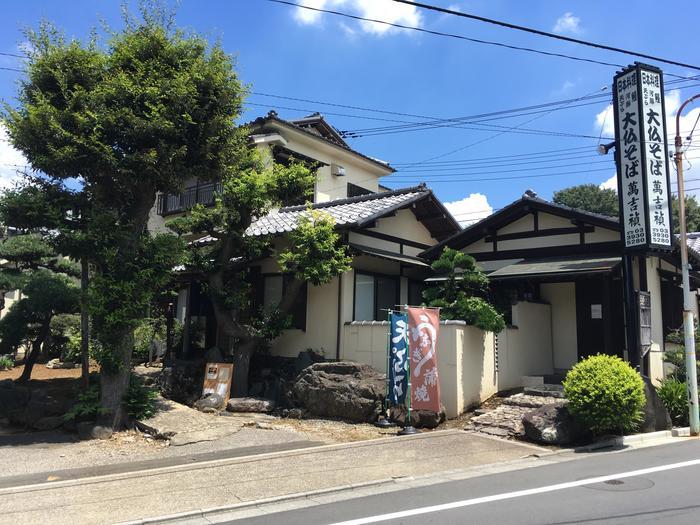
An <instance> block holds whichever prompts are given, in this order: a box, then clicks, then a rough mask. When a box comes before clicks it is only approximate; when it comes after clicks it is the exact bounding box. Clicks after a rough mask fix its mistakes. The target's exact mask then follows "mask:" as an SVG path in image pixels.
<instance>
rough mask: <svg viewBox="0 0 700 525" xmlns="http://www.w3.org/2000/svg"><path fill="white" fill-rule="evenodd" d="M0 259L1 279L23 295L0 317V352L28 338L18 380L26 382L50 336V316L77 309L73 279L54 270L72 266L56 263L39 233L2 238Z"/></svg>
mask: <svg viewBox="0 0 700 525" xmlns="http://www.w3.org/2000/svg"><path fill="white" fill-rule="evenodd" d="M0 258H2V259H5V260H6V261H7V263H6V264H5V266H4V267H3V268H2V269H0V279H2V280H3V281H5V282H6V283H8V284H9V283H12V285H11V286H12V287H16V288H20V289H21V290H22V298H21V299H20V300H19V301H17V302H15V303H13V304H12V306H11V307H10V309H9V311H8V312H7V314H6V315H5V317H3V318H2V320H0V348H1V349H2V352H0V353H8V352H11V351H14V350H15V349H16V348H17V347H18V346H19V345H20V344H22V343H23V342H25V341H28V340H31V348H30V351H29V353H28V354H27V355H26V356H25V359H24V369H23V371H22V375H21V376H20V377H19V379H18V381H19V382H27V381H29V379H30V378H31V374H32V369H33V367H34V364H35V363H36V361H37V358H38V357H39V355H40V353H41V350H42V345H43V344H44V343H45V342H46V340H47V337H48V335H49V332H50V327H51V320H52V318H53V317H54V316H55V315H56V314H68V313H74V312H75V311H76V310H77V309H78V289H77V285H76V282H75V279H74V278H71V277H69V276H68V275H66V274H64V273H59V271H57V269H59V270H63V271H65V270H67V271H68V272H71V271H74V269H71V267H70V265H67V264H58V263H57V260H59V258H58V257H57V256H56V255H55V254H54V252H53V250H52V248H51V246H50V245H49V244H48V243H46V242H45V241H44V240H43V239H42V238H41V236H39V235H38V234H26V235H18V236H15V237H10V238H8V239H6V240H4V241H3V242H2V243H0Z"/></svg>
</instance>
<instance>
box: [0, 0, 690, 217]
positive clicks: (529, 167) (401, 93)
mask: <svg viewBox="0 0 700 525" xmlns="http://www.w3.org/2000/svg"><path fill="white" fill-rule="evenodd" d="M295 1H297V2H300V1H301V0H295ZM304 3H306V4H307V5H314V6H323V7H325V8H327V9H333V10H338V11H342V12H346V13H350V14H354V15H359V16H364V17H369V18H376V19H381V20H386V21H390V22H396V23H399V24H404V25H409V26H417V27H421V28H425V29H428V30H434V31H440V32H447V33H454V34H459V35H464V36H468V37H471V38H477V39H484V40H492V41H498V42H503V43H506V44H509V45H515V46H525V47H531V48H535V49H539V50H543V51H548V52H555V53H563V54H568V55H573V56H577V57H583V58H590V59H594V60H598V61H603V62H611V63H614V64H629V63H631V62H633V61H634V60H635V58H634V57H631V56H625V55H621V54H618V53H612V52H606V51H602V50H597V49H592V48H587V47H583V46H580V45H575V44H570V43H565V42H557V41H554V40H551V39H547V38H542V37H537V36H534V35H527V34H524V33H519V32H516V31H512V30H508V29H504V28H498V27H496V26H492V25H487V24H483V23H480V22H476V21H471V20H467V19H463V18H457V17H454V16H449V15H443V14H438V13H432V12H426V11H422V10H419V9H417V8H414V7H411V6H405V5H401V4H397V3H394V2H391V1H390V0H304ZM433 3H435V4H436V5H440V6H443V7H450V8H452V9H457V10H460V11H463V12H468V13H472V14H477V15H481V16H485V17H490V18H496V19H500V20H505V21H509V22H513V23H516V24H521V25H526V26H530V27H534V28H538V29H542V30H546V31H554V32H558V33H560V34H564V35H569V36H575V37H579V38H582V39H586V40H592V41H596V42H600V43H605V44H609V45H612V46H616V47H624V48H627V49H632V50H635V51H640V52H643V53H648V54H652V55H657V56H662V57H665V58H669V59H673V60H676V61H679V62H685V63H690V64H696V63H700V60H699V59H698V57H699V56H700V53H698V51H700V43H699V42H700V41H699V40H698V39H697V37H696V31H697V19H698V15H700V4H697V3H694V2H685V3H684V5H683V6H682V7H683V9H684V10H685V14H684V16H682V17H678V16H677V15H676V14H675V13H674V12H673V11H672V10H671V9H670V8H666V9H664V8H663V7H662V5H661V4H660V3H659V2H658V1H651V0H637V1H635V2H631V1H627V2H609V1H593V0H589V1H554V0H540V1H538V0H529V1H528V2H522V1H516V0H510V1H505V0H474V1H445V0H433ZM119 6H120V2H118V1H116V0H115V1H106V0H103V1H95V0H92V1H75V0H74V1H71V2H51V1H32V0H25V1H23V2H8V3H6V4H5V5H4V9H3V21H4V23H3V29H4V30H3V31H2V33H0V51H1V52H5V53H17V52H18V51H19V50H21V49H22V45H23V41H24V37H23V34H22V29H23V28H25V27H34V26H36V25H37V24H38V23H39V21H40V20H41V19H42V18H46V19H48V20H50V21H52V22H54V23H55V24H56V25H57V26H58V27H59V28H62V29H63V30H64V31H65V32H66V34H68V35H70V36H74V37H76V38H85V37H86V36H87V35H88V33H89V31H90V30H91V29H92V28H94V27H96V26H99V24H100V20H105V21H106V22H107V23H108V24H109V25H111V26H113V27H120V24H121V22H120V7H119ZM177 19H178V24H179V25H180V26H183V27H185V28H189V29H193V30H196V31H197V32H200V33H203V34H205V35H207V36H208V37H209V38H211V39H212V40H215V39H220V40H221V41H222V43H223V45H224V48H225V49H226V50H227V51H228V52H230V53H232V54H234V55H236V56H237V63H238V70H239V73H240V76H241V78H242V79H243V80H244V81H245V82H246V83H248V84H249V85H250V88H251V91H253V92H254V93H256V94H252V95H251V96H250V97H249V98H248V102H249V105H248V106H247V110H246V114H245V115H244V120H248V119H252V118H254V117H256V116H259V115H261V114H264V113H266V112H267V111H269V110H270V109H276V110H277V111H278V113H279V114H280V116H282V117H283V118H290V119H291V118H298V117H301V116H303V115H304V114H307V113H309V112H311V111H319V112H321V113H323V114H325V115H326V117H327V119H328V120H329V121H330V122H331V123H332V124H333V125H334V126H335V127H336V128H338V129H340V130H343V131H355V132H356V133H357V134H359V135H364V136H360V137H358V138H352V139H349V143H350V145H351V146H352V147H354V148H356V149H358V150H359V151H361V152H363V153H365V154H368V155H371V156H374V157H377V158H380V159H383V160H386V161H389V162H390V163H391V164H393V165H395V166H397V167H399V168H401V169H400V170H399V172H398V173H397V174H396V175H394V176H392V177H389V178H387V179H385V184H386V185H388V186H390V187H401V186H409V185H413V184H416V183H418V182H420V181H425V182H426V183H428V185H430V186H431V187H432V188H433V189H434V190H435V191H436V193H437V195H438V197H440V198H441V199H442V200H443V201H445V202H458V204H455V205H453V206H452V208H451V209H453V210H454V213H455V214H457V215H458V218H459V219H461V220H463V221H468V220H473V219H476V218H478V217H480V216H481V215H482V213H488V211H489V210H491V209H497V208H499V207H501V206H504V205H506V204H508V203H509V202H511V201H513V200H515V199H517V198H519V197H520V195H521V194H522V193H523V191H525V190H526V189H528V188H532V189H534V190H535V191H536V192H537V193H538V194H539V195H540V196H542V197H545V198H550V197H551V194H552V192H553V191H556V190H557V189H561V188H564V187H566V186H570V185H573V184H579V183H595V184H601V183H604V182H605V181H608V180H609V179H610V178H611V176H613V175H614V164H613V159H612V156H608V157H601V156H597V155H596V152H595V147H596V145H597V144H598V142H599V139H598V137H599V136H600V137H602V138H601V139H600V141H602V142H605V137H609V136H611V134H612V131H611V129H612V117H611V115H610V113H609V112H608V110H607V108H608V103H609V101H608V97H609V94H610V89H609V88H608V89H607V91H602V89H603V87H605V86H609V85H610V83H611V81H612V77H613V75H614V73H615V70H616V68H615V67H612V66H604V65H598V64H591V63H586V62H580V61H573V60H567V59H563V58H556V57H548V56H542V55H539V54H534V53H527V52H521V51H514V50H509V49H503V48H498V47H494V46H489V45H483V44H476V43H471V42H465V41H461V40H456V39H452V38H445V37H439V36H433V35H429V34H424V33H418V32H415V31H408V30H400V29H395V28H388V27H387V26H382V25H378V24H371V23H362V22H359V21H356V20H351V19H347V18H341V17H337V16H335V15H330V14H323V15H319V14H315V13H313V12H310V11H306V10H302V9H298V8H295V7H291V6H286V5H279V4H274V3H269V2H267V1H265V0H234V1H227V0H207V1H204V0H199V1H194V0H182V1H181V3H180V6H179V9H178V14H177ZM0 67H20V68H21V60H19V59H16V58H13V57H7V56H0ZM662 68H663V69H664V71H665V72H667V73H672V74H675V75H681V76H692V75H698V74H700V72H699V71H694V70H690V69H684V68H682V67H674V66H663V65H662ZM20 78H21V74H20V73H16V72H12V71H6V70H0V98H1V99H2V100H3V101H6V102H9V103H10V104H12V103H14V96H15V92H16V82H17V81H18V80H19V79H20ZM670 80H674V77H667V78H666V81H667V82H668V81H670ZM676 80H677V79H676ZM674 85H675V86H676V87H678V86H688V87H685V88H683V89H679V90H677V91H675V92H672V93H670V94H667V97H668V98H667V106H668V108H667V109H668V110H669V112H672V111H675V108H676V107H677V106H678V103H679V101H680V100H683V99H685V98H687V97H689V96H691V95H693V94H695V93H698V92H700V80H699V81H695V82H693V81H688V82H677V83H676V84H674ZM599 93H600V94H601V95H602V96H601V97H599V98H596V99H594V100H592V101H586V102H594V103H592V104H588V105H584V106H581V107H572V106H579V105H580V104H582V102H572V103H570V104H568V105H566V106H563V105H559V106H555V107H556V108H557V109H556V110H554V111H549V110H547V112H542V113H531V114H528V115H522V114H521V115H517V116H513V115H510V116H509V117H508V118H501V119H499V120H490V121H487V122H482V123H481V124H480V125H479V127H480V129H464V128H466V127H469V128H473V127H475V126H473V125H471V126H465V125H463V126H462V127H454V126H452V127H446V126H442V127H437V128H435V127H433V128H431V129H421V130H419V131H410V132H407V131H403V132H400V133H397V132H396V131H397V130H393V131H392V132H391V133H383V132H382V133H381V134H377V131H374V132H367V131H362V132H358V131H357V130H366V129H367V128H377V127H386V126H397V125H402V124H404V123H405V122H416V121H421V120H425V119H421V118H420V117H407V116H403V115H395V114H389V113H377V112H370V111H364V110H360V109H349V108H341V107H336V106H330V105H324V104H321V102H329V103H334V104H343V105H349V106H357V107H362V108H372V109H377V110H382V111H385V112H395V113H404V114H412V115H419V116H422V117H431V118H453V117H465V116H471V115H477V114H483V113H490V112H495V111H500V110H508V109H513V108H520V107H526V106H531V105H539V104H545V103H549V102H555V101H560V100H565V99H576V98H578V97H583V96H587V95H594V94H599ZM262 94H268V95H277V96H286V97H293V98H298V99H307V100H310V101H314V102H306V101H299V100H284V99H280V98H273V97H270V96H264V95H262ZM606 94H607V95H606ZM549 109H552V108H549ZM333 113H339V114H342V115H333ZM698 114H700V109H696V110H693V111H692V112H690V113H688V114H687V116H686V117H685V118H684V121H683V125H682V128H683V130H684V131H686V132H688V131H690V129H691V128H692V127H693V125H694V123H695V121H696V118H697V116H698ZM372 119H375V120H372ZM377 119H379V120H377ZM381 119H384V120H381ZM395 121H401V122H395ZM484 124H489V125H491V126H506V127H511V128H512V127H516V128H517V129H515V130H510V131H509V130H507V129H505V128H496V127H490V128H488V129H484ZM668 125H669V128H670V127H671V123H670V122H669V124H668ZM530 130H535V131H534V132H533V131H530ZM504 131H505V132H504ZM523 131H524V133H523ZM543 131H544V132H549V133H544V134H543V133H541V132H543ZM1 132H2V130H0V133H1ZM518 132H519V133H518ZM552 132H553V133H557V134H559V135H553V134H552ZM370 134H371V135H372V136H368V135H370ZM561 134H565V136H562V135H561ZM570 135H574V136H570ZM695 137H696V141H698V142H700V125H699V126H698V130H697V131H696V133H695ZM1 138H3V137H0V139H1ZM697 145H698V144H696V143H693V144H691V145H690V147H691V149H690V150H689V151H688V158H689V163H688V164H687V166H686V168H687V169H689V170H690V171H688V174H687V176H686V179H687V180H688V181H689V182H688V186H689V187H690V188H695V187H700V175H698V176H697V177H698V182H693V179H695V178H696V176H695V175H694V170H693V163H694V162H693V161H694V159H695V157H696V155H697V154H695V153H694V150H693V149H692V148H693V147H694V146H697ZM455 150H458V151H455ZM699 151H700V150H699ZM450 152H453V153H450ZM429 159H432V160H429ZM21 163H22V158H21V156H20V155H18V153H17V152H14V151H12V149H11V148H10V147H9V146H8V144H7V143H6V142H4V143H3V142H0V164H1V165H0V176H2V177H3V178H4V179H5V180H7V179H8V178H9V177H11V172H12V170H13V168H12V166H8V165H14V164H21ZM411 163H414V164H413V165H410V164H411ZM415 163H419V164H415ZM695 164H697V165H698V168H695V171H696V172H697V170H700V156H697V161H696V162H695ZM515 177H521V178H515ZM526 177H527V178H526ZM475 179H476V180H475ZM470 196H471V197H470ZM463 199H466V200H465V201H463ZM459 201H463V202H459Z"/></svg>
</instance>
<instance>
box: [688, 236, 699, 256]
mask: <svg viewBox="0 0 700 525" xmlns="http://www.w3.org/2000/svg"><path fill="white" fill-rule="evenodd" d="M685 242H686V244H687V245H688V249H689V250H691V251H692V252H695V256H696V257H700V232H688V234H687V237H686V239H685Z"/></svg>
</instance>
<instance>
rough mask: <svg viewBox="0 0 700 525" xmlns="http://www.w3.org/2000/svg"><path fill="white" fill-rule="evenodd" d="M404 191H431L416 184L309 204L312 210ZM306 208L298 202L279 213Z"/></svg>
mask: <svg viewBox="0 0 700 525" xmlns="http://www.w3.org/2000/svg"><path fill="white" fill-rule="evenodd" d="M404 193H432V190H430V189H429V188H428V187H427V186H426V185H425V184H419V185H418V186H411V187H410V188H400V189H398V190H392V191H379V192H375V193H369V194H367V195H359V196H357V197H346V198H344V199H336V200H332V201H326V202H317V203H316V204H312V205H311V209H312V210H317V209H322V208H330V207H332V206H340V205H343V204H352V203H355V202H366V201H371V200H375V199H385V198H387V197H393V196H394V195H403V194H404ZM306 208H308V206H307V205H306V204H300V205H298V206H288V207H286V208H280V209H279V213H287V212H292V211H302V210H305V209H306Z"/></svg>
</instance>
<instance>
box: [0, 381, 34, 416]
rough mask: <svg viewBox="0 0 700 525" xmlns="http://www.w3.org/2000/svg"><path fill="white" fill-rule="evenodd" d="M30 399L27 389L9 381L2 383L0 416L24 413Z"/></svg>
mask: <svg viewBox="0 0 700 525" xmlns="http://www.w3.org/2000/svg"><path fill="white" fill-rule="evenodd" d="M30 397H31V392H30V391H29V389H28V388H27V387H25V386H21V385H17V384H15V383H14V381H11V380H10V381H9V382H8V381H3V382H2V388H0V416H3V417H10V414H14V413H19V412H22V411H24V408H25V407H26V406H27V404H28V403H29V398H30Z"/></svg>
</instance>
